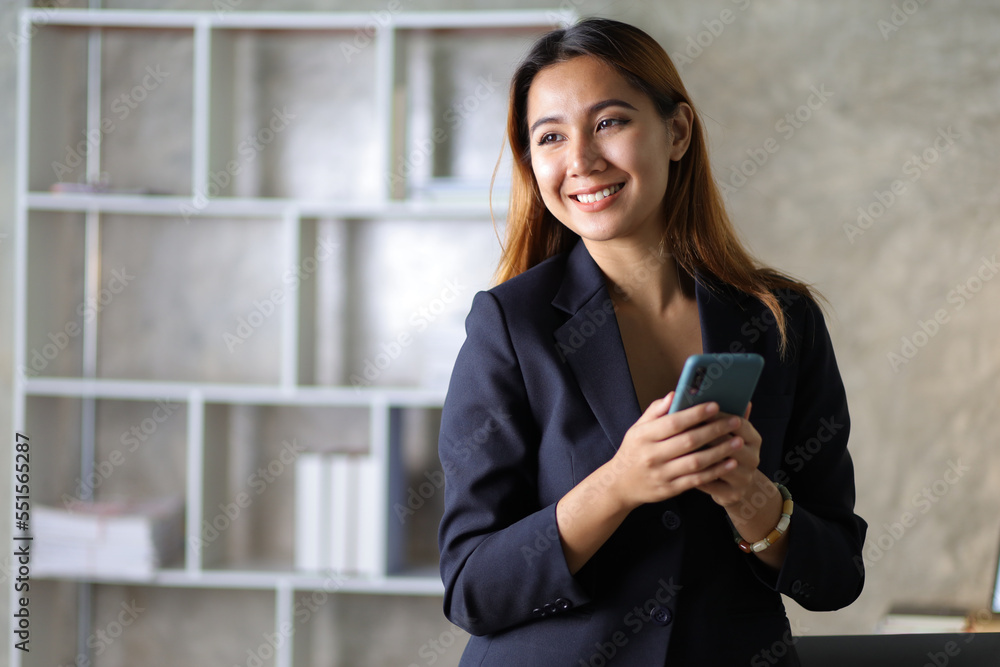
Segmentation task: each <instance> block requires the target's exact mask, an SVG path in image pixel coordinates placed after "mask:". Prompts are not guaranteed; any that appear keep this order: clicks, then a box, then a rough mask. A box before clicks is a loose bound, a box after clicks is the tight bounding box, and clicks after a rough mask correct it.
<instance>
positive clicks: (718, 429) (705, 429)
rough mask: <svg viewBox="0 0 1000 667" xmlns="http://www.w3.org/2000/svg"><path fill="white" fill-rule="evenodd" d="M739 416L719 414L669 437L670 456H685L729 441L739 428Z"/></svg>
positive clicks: (668, 453) (667, 452) (668, 450)
mask: <svg viewBox="0 0 1000 667" xmlns="http://www.w3.org/2000/svg"><path fill="white" fill-rule="evenodd" d="M737 427H738V423H737V418H736V417H732V416H728V417H727V416H723V415H718V416H716V417H714V418H712V419H709V420H708V421H706V422H702V423H700V424H697V425H694V426H692V427H691V428H689V429H687V430H685V431H682V432H680V433H678V434H676V435H674V436H673V437H672V438H670V439H669V443H670V446H669V447H668V448H667V451H666V452H665V453H666V454H667V455H668V456H674V457H676V456H683V455H684V454H689V453H691V452H694V451H696V450H705V449H706V448H709V447H712V446H713V445H717V444H722V443H725V442H728V441H730V440H731V439H732V437H733V432H734V431H735V430H736V429H737Z"/></svg>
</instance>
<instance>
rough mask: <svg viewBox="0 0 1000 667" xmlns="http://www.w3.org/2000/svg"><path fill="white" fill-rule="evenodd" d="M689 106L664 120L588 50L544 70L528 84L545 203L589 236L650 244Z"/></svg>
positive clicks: (657, 233)
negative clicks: (671, 118)
mask: <svg viewBox="0 0 1000 667" xmlns="http://www.w3.org/2000/svg"><path fill="white" fill-rule="evenodd" d="M681 106H682V107H687V105H681ZM689 111H690V107H687V109H686V110H684V109H682V110H681V112H679V113H677V114H675V118H674V120H672V121H664V120H663V119H662V118H661V117H660V115H659V114H658V113H657V112H656V108H655V107H654V106H653V102H652V100H650V99H649V97H647V96H646V95H645V94H644V93H642V92H640V91H638V90H636V89H635V88H634V87H632V85H631V84H629V83H628V82H627V81H626V80H625V79H624V78H622V76H621V75H619V74H618V73H617V72H616V71H615V70H614V69H613V68H611V67H610V66H608V65H606V64H605V63H604V62H603V61H601V60H598V59H597V58H594V57H592V56H579V57H576V58H573V59H571V60H568V61H566V62H562V63H557V64H555V65H551V66H549V67H546V68H545V69H543V70H541V71H540V72H538V74H536V75H535V78H534V80H533V81H532V83H531V88H530V89H529V90H528V99H527V121H528V128H529V132H528V137H529V142H530V146H531V166H532V170H533V171H534V174H535V179H536V180H537V181H538V187H539V190H541V194H542V200H543V201H544V202H545V206H546V207H547V208H548V209H549V211H550V212H551V213H552V215H554V216H555V217H556V218H557V219H558V220H559V221H560V222H562V223H563V224H564V225H566V226H567V227H568V228H569V229H571V230H572V231H574V232H576V233H577V234H579V235H580V236H581V237H582V238H583V239H585V240H587V241H592V242H602V241H612V240H616V239H618V240H637V241H640V242H642V243H644V244H646V245H652V246H654V247H655V246H656V244H658V243H659V240H660V237H661V236H662V232H663V224H664V219H665V209H664V194H665V192H666V188H667V178H668V174H669V165H670V161H671V160H679V159H680V158H681V157H682V156H683V155H684V151H685V150H686V149H687V145H688V139H689V135H690V121H689V118H690V116H689V115H688V113H687V112H689ZM678 119H679V120H678ZM668 127H669V128H670V129H669V130H668Z"/></svg>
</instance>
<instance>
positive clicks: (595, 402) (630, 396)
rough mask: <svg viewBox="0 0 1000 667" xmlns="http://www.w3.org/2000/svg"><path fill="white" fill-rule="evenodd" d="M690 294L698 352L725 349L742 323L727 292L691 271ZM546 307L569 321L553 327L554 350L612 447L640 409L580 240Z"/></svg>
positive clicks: (603, 291)
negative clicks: (692, 287)
mask: <svg viewBox="0 0 1000 667" xmlns="http://www.w3.org/2000/svg"><path fill="white" fill-rule="evenodd" d="M695 278H696V280H695V298H696V300H697V302H698V316H699V319H700V320H701V341H702V349H703V350H704V352H706V353H709V352H729V351H731V349H730V347H731V344H732V342H733V341H737V340H739V333H740V327H741V326H742V325H743V323H744V322H745V318H744V317H741V316H740V314H739V311H740V310H741V309H742V308H740V307H737V304H735V303H733V300H732V298H731V295H730V293H731V290H728V289H726V288H724V287H721V286H719V285H716V284H715V281H714V280H713V279H712V278H710V277H709V276H706V275H703V274H701V273H699V274H697V275H696V277H695ZM552 305H553V306H554V307H556V308H558V309H559V310H562V311H563V312H565V313H567V314H568V315H569V319H567V320H566V322H565V323H563V324H562V326H560V327H558V328H557V329H556V331H555V334H554V335H555V339H556V345H557V349H558V350H559V352H560V356H561V357H562V358H563V359H564V360H565V361H566V363H567V364H568V365H569V367H570V369H571V370H572V371H573V375H574V376H575V377H576V380H577V382H578V383H579V385H580V390H581V391H582V392H583V395H584V397H585V398H586V400H587V403H588V404H589V405H590V408H591V410H592V411H593V413H594V415H595V416H596V417H597V420H598V422H599V423H600V424H601V427H602V428H603V429H604V432H605V434H606V435H607V436H608V440H609V441H610V443H611V446H612V447H613V448H614V449H616V450H617V448H618V445H619V443H621V441H622V439H623V438H624V437H625V433H626V431H628V429H629V428H630V427H631V426H632V424H634V423H635V422H636V420H638V419H639V417H640V416H641V414H642V412H641V410H640V408H639V400H638V398H637V397H636V395H635V387H634V386H633V384H632V374H631V372H630V371H629V366H628V358H627V357H626V355H625V346H624V344H623V342H622V338H621V332H620V330H619V328H618V320H617V319H616V317H615V314H614V309H613V306H612V301H611V295H610V294H609V292H608V289H607V283H606V282H605V279H604V274H603V273H602V272H601V269H600V267H599V266H597V262H595V261H594V259H593V258H592V257H591V256H590V252H589V251H588V250H587V247H586V246H585V245H584V243H583V242H582V241H578V242H577V244H576V245H575V246H574V247H573V249H572V250H571V251H570V253H569V257H568V259H567V264H566V272H565V274H564V277H563V281H562V284H561V285H560V287H559V290H558V291H557V293H556V296H555V298H553V300H552Z"/></svg>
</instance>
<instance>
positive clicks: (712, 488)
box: [698, 406, 773, 513]
mask: <svg viewBox="0 0 1000 667" xmlns="http://www.w3.org/2000/svg"><path fill="white" fill-rule="evenodd" d="M750 408H751V406H747V409H746V412H745V413H744V414H743V419H742V420H741V421H740V425H739V427H738V428H737V429H736V430H735V431H733V432H732V433H731V434H728V435H727V436H726V437H727V438H729V437H731V436H736V437H738V438H739V439H740V440H741V441H742V445H741V446H740V448H739V449H737V450H736V451H734V452H733V453H732V455H731V456H730V458H731V459H732V460H734V461H736V467H735V468H733V469H732V470H730V471H729V472H727V473H725V474H724V475H722V476H721V477H719V478H718V479H716V480H714V481H711V482H708V483H706V484H702V485H701V486H699V487H698V488H699V489H701V490H702V491H704V492H705V493H707V494H708V495H710V496H712V500H714V501H715V502H716V503H718V504H719V505H721V506H722V507H724V508H726V510H727V511H729V512H730V513H733V511H734V510H735V511H736V512H738V511H739V509H740V506H741V505H743V504H749V503H750V498H751V496H753V494H754V492H755V491H759V490H760V482H761V480H760V479H759V477H758V476H761V477H764V480H765V483H767V482H766V476H764V474H763V473H762V472H760V470H758V468H757V466H758V465H760V445H761V437H760V433H758V432H757V429H755V428H754V427H753V425H752V424H751V423H750V421H749V419H748V418H749V417H750ZM720 441H721V440H720ZM772 486H773V485H772Z"/></svg>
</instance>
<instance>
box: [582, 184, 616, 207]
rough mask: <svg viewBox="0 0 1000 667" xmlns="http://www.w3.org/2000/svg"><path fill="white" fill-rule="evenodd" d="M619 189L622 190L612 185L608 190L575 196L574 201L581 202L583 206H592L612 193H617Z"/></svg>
mask: <svg viewBox="0 0 1000 667" xmlns="http://www.w3.org/2000/svg"><path fill="white" fill-rule="evenodd" d="M621 189H622V188H621V186H620V185H612V186H611V187H609V188H604V189H603V190H598V191H597V192H595V193H593V194H587V195H577V196H576V199H577V201H580V202H583V203H584V204H593V203H594V202H598V201H601V200H602V199H604V198H605V197H610V196H611V195H613V194H614V193H616V192H618V191H619V190H621Z"/></svg>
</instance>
